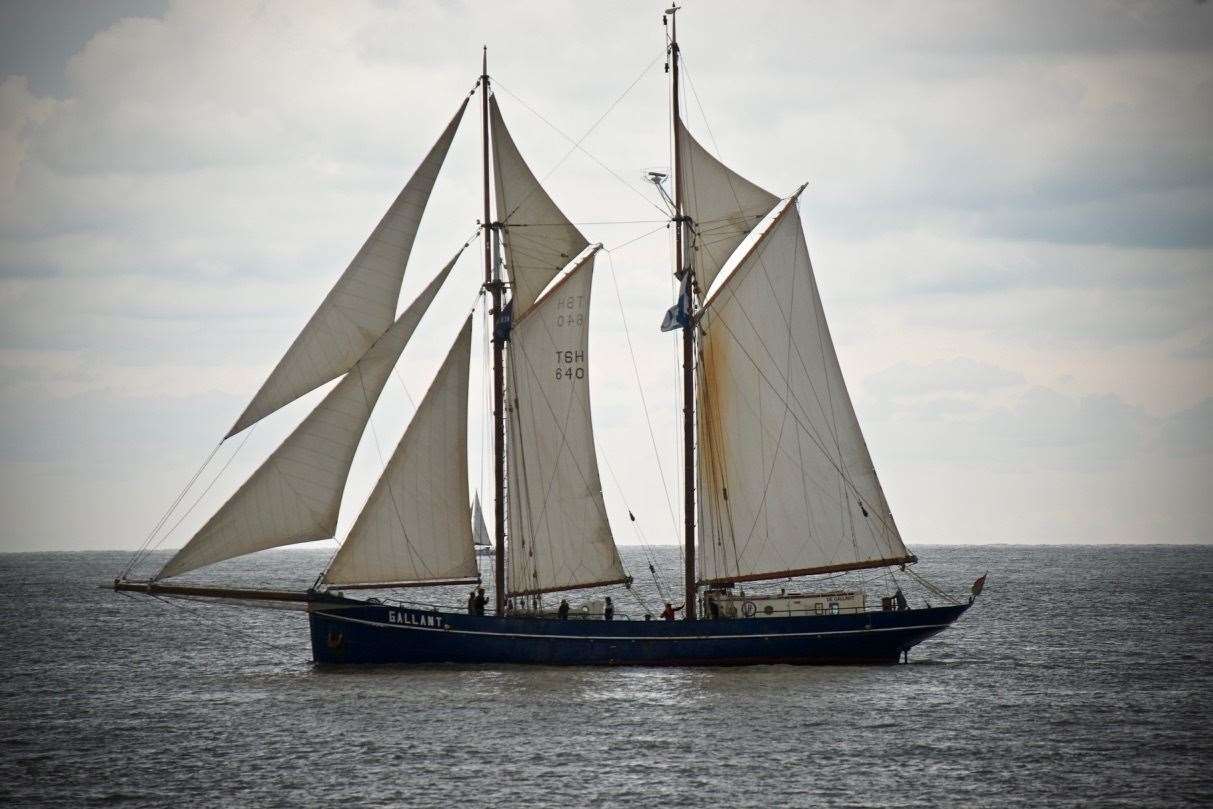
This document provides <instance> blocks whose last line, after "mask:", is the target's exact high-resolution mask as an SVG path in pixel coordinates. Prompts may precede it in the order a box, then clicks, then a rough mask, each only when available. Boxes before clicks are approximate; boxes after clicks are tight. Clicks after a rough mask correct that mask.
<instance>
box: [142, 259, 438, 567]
mask: <svg viewBox="0 0 1213 809" xmlns="http://www.w3.org/2000/svg"><path fill="white" fill-rule="evenodd" d="M457 258H458V256H456V259H457ZM454 264H455V259H452V260H451V263H449V264H447V266H446V267H444V268H443V270H442V271H441V272H440V273H438V275H437V277H436V278H434V280H433V281H431V282H430V284H429V286H427V287H426V288H425V290H424V291H422V293H421V294H420V295H418V296H417V299H416V300H415V301H413V303H412V304H411V305H410V306H409V308H408V309H406V310H405V311H404V314H402V315H401V316H400V318H399V319H398V320H396V322H395V323H394V324H392V327H391V328H389V329H388V330H387V331H386V332H384V334H383V335H382V336H381V337H380V338H379V339H378V340H377V341H375V343H374V344H373V345H372V346H371V347H370V348H369V349H368V350H367V351H366V353H364V354H363V355H362V358H361V359H359V360H358V362H356V363H355V364H354V367H353V368H351V369H350V371H349V372H348V373H347V374H346V375H345V378H343V379H342V380H341V381H340V382H338V383H337V385H336V386H335V387H334V388H333V389H332V390H331V391H329V392H328V394H327V395H326V396H325V397H324V399H322V400H321V402H320V404H318V405H316V407H315V409H313V410H312V412H311V413H309V414H308V416H307V418H305V419H304V420H303V421H302V422H301V423H300V424H299V426H298V427H296V428H295V430H294V431H293V432H292V433H291V434H290V435H289V436H287V438H286V440H285V441H283V442H282V443H281V444H280V445H279V446H278V448H277V449H276V450H274V452H273V453H272V454H271V455H270V456H269V457H268V458H267V459H266V460H265V462H264V463H262V464H261V466H259V467H258V468H257V471H255V472H254V473H253V474H252V475H251V476H250V477H249V479H248V480H247V481H245V482H244V485H243V486H241V487H240V488H239V489H237V490H236V493H235V494H233V495H232V496H231V498H229V499H228V501H227V502H226V503H224V504H223V506H222V507H221V508H220V509H219V511H218V512H216V513H215V515H214V516H213V517H211V518H210V520H208V521H207V523H206V524H205V525H204V526H202V528H201V530H199V531H198V533H196V534H194V536H193V538H191V539H190V541H189V542H188V543H186V545H185V547H183V548H182V549H181V550H179V551H178V552H177V554H176V555H175V556H173V558H172V559H170V560H169V562H168V564H166V565H165V566H164V569H163V570H161V571H160V573H159V575H158V576H157V578H168V577H170V576H179V575H181V574H182V573H186V572H188V571H190V570H196V569H197V568H200V567H205V566H206V565H210V564H214V563H215V562H220V561H223V560H224V559H231V558H234V557H236V556H243V555H245V554H248V553H253V552H255V551H260V550H265V549H266V548H276V547H279V546H282V545H292V544H295V543H298V542H310V541H313V540H317V539H329V538H331V537H332V536H333V535H334V533H335V532H336V530H337V514H338V511H339V509H340V507H341V496H342V493H343V492H344V490H345V482H346V478H347V477H348V476H349V472H350V466H351V465H352V464H353V462H354V453H355V451H356V450H357V449H358V443H359V441H361V440H362V433H363V431H364V430H366V425H367V422H368V421H369V420H370V417H371V411H372V410H373V409H374V407H375V402H376V401H377V400H378V399H379V394H380V393H381V392H382V391H383V386H384V384H385V383H386V382H387V379H388V376H389V375H390V374H391V372H392V368H393V367H395V365H396V361H397V360H398V359H400V354H401V352H402V351H404V347H405V345H407V344H408V341H409V338H410V337H412V335H413V331H414V330H415V329H416V328H417V324H418V323H419V322H420V321H421V316H422V315H423V314H425V311H426V309H428V308H429V305H430V303H431V302H432V301H433V299H434V296H435V295H436V294H437V292H438V289H439V288H440V287H441V286H442V283H443V281H445V280H446V277H447V275H449V274H450V271H451V268H452V267H453V266H454Z"/></svg>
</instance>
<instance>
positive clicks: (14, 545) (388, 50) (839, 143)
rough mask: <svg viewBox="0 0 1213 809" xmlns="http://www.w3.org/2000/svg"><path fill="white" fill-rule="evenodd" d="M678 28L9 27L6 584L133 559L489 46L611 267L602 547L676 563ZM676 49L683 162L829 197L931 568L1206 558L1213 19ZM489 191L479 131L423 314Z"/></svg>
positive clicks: (254, 442)
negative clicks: (673, 138) (934, 558)
mask: <svg viewBox="0 0 1213 809" xmlns="http://www.w3.org/2000/svg"><path fill="white" fill-rule="evenodd" d="M661 10H662V6H661V5H660V4H654V3H643V2H625V3H612V4H602V3H596V4H591V3H566V2H551V1H545V2H541V3H540V2H533V3H527V2H505V3H492V4H490V3H392V2H381V1H379V0H375V1H373V2H358V1H357V0H352V1H351V2H345V3H342V4H339V5H337V4H331V3H319V2H317V3H309V2H297V1H294V0H292V2H277V0H262V2H256V3H253V2H222V1H219V0H216V1H214V2H175V1H172V0H170V1H169V2H164V1H163V0H157V1H155V2H153V1H152V0H123V1H122V2H108V3H94V2H84V1H83V0H80V1H73V0H53V1H49V2H40V3H15V2H9V3H4V4H3V5H0V188H2V194H0V519H2V522H0V550H9V551H11V550H67V549H110V548H114V549H117V548H134V547H137V546H139V545H140V544H141V543H142V542H143V541H144V540H145V538H147V537H148V535H149V532H151V531H152V529H153V527H154V526H155V525H156V523H157V521H158V520H159V519H160V516H161V514H162V513H163V512H164V511H165V510H166V509H167V508H168V507H169V506H170V505H171V504H172V503H173V501H174V499H175V498H176V497H177V495H178V493H179V492H180V491H181V490H182V488H183V487H184V486H185V485H186V484H187V482H188V481H189V480H190V478H191V476H192V475H193V474H194V472H195V470H196V469H197V468H198V466H199V464H200V463H201V462H202V461H203V459H204V458H206V457H207V456H208V454H209V453H210V452H211V451H212V449H214V448H215V446H216V444H217V443H218V441H219V439H220V438H221V437H222V436H223V435H224V434H225V433H226V432H227V429H228V427H230V426H231V424H232V422H233V421H234V420H235V418H236V416H237V415H238V414H239V413H240V411H241V410H242V409H243V408H244V406H245V404H247V402H248V400H249V399H250V398H251V396H252V394H253V393H254V392H255V391H256V389H257V387H258V386H259V385H260V384H261V382H262V380H263V379H264V377H265V375H266V374H267V373H268V371H269V370H270V369H271V368H272V367H273V365H274V363H275V362H276V361H277V360H278V358H279V357H280V356H281V354H282V352H283V351H284V350H285V348H286V347H287V345H289V343H290V341H291V340H292V339H293V338H294V336H295V334H296V333H297V332H298V330H299V329H300V328H301V327H302V325H303V324H304V323H305V322H306V320H307V318H308V317H309V316H310V315H311V313H312V311H313V310H314V308H315V307H316V305H317V304H318V303H319V301H320V300H321V298H322V297H323V296H324V294H325V292H326V291H327V290H328V288H329V286H330V285H331V284H332V283H333V282H334V281H335V280H336V278H337V277H338V275H339V274H340V272H341V271H342V270H343V269H344V268H345V266H346V264H347V263H348V261H349V259H350V257H352V256H353V254H354V252H355V251H356V250H357V249H358V247H359V246H360V245H361V243H362V241H363V240H364V239H365V238H366V236H367V235H368V234H369V232H370V230H371V228H372V227H373V226H374V224H375V222H376V221H377V220H378V218H379V216H380V215H381V214H382V212H383V210H384V209H385V208H386V207H387V205H388V203H389V202H390V201H391V199H392V198H393V197H394V196H395V194H396V193H397V192H398V191H399V189H400V187H401V186H402V185H403V184H404V182H405V181H406V180H407V179H408V177H409V176H410V175H411V173H412V171H413V169H414V168H415V167H416V165H417V163H418V162H419V161H420V159H421V157H422V155H424V153H425V151H426V150H427V149H428V148H429V146H430V144H431V143H432V142H433V140H434V139H435V138H436V137H437V135H438V133H439V132H440V131H441V129H442V128H443V126H444V125H445V123H446V122H447V120H448V119H449V118H450V116H451V115H452V114H453V112H454V110H455V109H456V108H457V106H458V104H459V103H460V101H461V99H462V98H463V96H464V95H465V94H466V93H467V92H468V91H469V90H470V89H471V88H472V86H473V84H474V82H475V81H476V78H477V76H478V75H479V72H480V57H481V47H482V45H487V46H488V49H489V51H488V55H489V69H490V73H491V74H492V76H493V82H494V87H495V88H496V92H497V93H498V99H499V102H500V104H501V107H502V112H503V115H504V116H505V119H506V122H507V124H508V125H509V127H510V129H511V131H512V133H513V135H514V139H515V140H516V142H517V143H518V145H519V148H520V149H521V150H522V152H523V153H524V155H525V156H526V157H527V159H528V160H529V161H530V163H531V165H532V167H533V168H534V169H535V171H536V173H537V174H538V175H539V176H540V177H541V178H543V181H544V184H545V187H546V188H547V189H548V190H549V191H550V193H551V195H552V196H553V197H554V198H555V199H556V201H557V202H558V204H560V206H561V207H562V208H563V209H564V210H565V212H566V213H568V215H569V216H570V218H571V219H572V220H573V221H574V222H577V223H579V224H581V225H582V230H583V231H584V232H585V233H586V235H587V237H588V238H589V239H590V240H591V241H598V242H602V243H603V244H604V245H605V248H606V250H605V251H604V253H603V254H602V258H601V259H600V260H599V263H598V269H597V271H596V278H595V280H596V286H595V292H594V297H593V304H592V306H593V308H592V322H593V324H594V327H593V329H594V330H593V336H592V338H591V347H590V348H591V350H590V356H591V358H592V359H591V363H592V364H591V391H592V397H593V403H594V420H595V427H596V430H597V433H598V437H599V442H600V444H601V452H602V457H601V458H600V465H601V466H602V478H603V485H604V493H605V496H606V500H607V507H608V511H609V515H610V518H611V521H612V524H613V525H614V529H615V532H616V535H617V538H618V541H619V542H620V543H621V544H626V543H632V542H636V541H639V539H640V537H641V535H642V534H643V537H644V539H645V540H646V541H648V542H650V543H673V542H675V541H676V526H675V520H674V518H673V517H674V513H673V509H672V508H671V504H674V505H675V506H676V505H677V503H678V502H679V500H678V498H677V494H676V487H677V485H678V477H677V476H678V473H679V469H680V466H681V464H680V462H679V459H678V456H677V447H678V441H679V433H678V430H677V428H676V412H675V385H676V382H677V379H676V374H675V357H676V350H677V347H676V346H677V344H676V340H677V338H676V337H675V336H673V335H663V334H661V333H660V332H659V331H658V328H657V327H658V324H659V323H660V320H661V317H662V314H663V312H664V310H665V309H666V308H667V307H668V306H669V305H670V304H671V303H672V300H673V296H674V286H673V282H672V280H671V277H670V267H671V261H670V257H669V253H670V240H669V236H668V231H667V230H666V229H665V228H664V227H663V225H662V221H661V220H662V218H663V214H662V213H661V211H660V206H659V205H658V198H657V196H656V193H655V191H654V190H653V189H652V188H651V187H646V185H645V183H644V181H643V178H644V175H645V172H646V171H649V170H652V169H657V170H668V167H669V164H670V157H669V154H670V145H669V119H668V88H669V85H668V76H667V75H666V74H665V73H664V72H663V50H664V41H665V40H664V34H663V29H662V26H661V19H660V17H661ZM679 39H680V41H681V44H682V46H683V52H684V56H685V58H686V75H687V78H688V85H687V87H686V90H687V93H686V99H685V107H686V114H687V118H688V125H689V126H690V128H691V130H692V131H693V132H694V133H695V134H696V135H697V137H698V138H699V140H700V141H701V142H703V143H705V144H707V145H708V146H710V147H711V148H712V149H713V150H714V151H715V152H716V154H717V155H718V156H719V157H720V158H721V159H722V160H724V161H725V162H726V163H728V164H729V165H730V166H732V167H733V168H734V169H736V170H737V171H739V172H740V173H741V174H743V175H745V176H746V177H748V178H750V179H752V180H753V181H755V182H757V183H758V184H760V185H762V186H763V187H765V188H768V189H770V190H772V191H773V192H775V193H777V194H780V195H787V194H790V193H791V192H793V191H794V190H795V189H796V188H797V187H798V186H799V185H800V184H801V183H803V182H808V188H807V190H806V191H805V194H804V196H803V197H802V198H801V205H800V213H801V217H802V220H803V223H804V226H805V229H806V233H807V237H808V243H809V248H810V252H811V255H812V257H813V264H814V268H815V271H816V273H817V280H818V284H819V286H820V288H821V293H822V296H823V299H824V302H825V308H826V313H827V316H828V318H829V322H830V325H831V328H832V330H833V335H834V340H835V342H836V344H837V349H838V353H839V356H840V360H841V363H842V367H843V371H844V374H845V376H846V379H847V381H848V386H849V389H850V392H851V395H852V398H853V400H854V404H855V407H856V410H857V412H858V415H859V419H860V423H861V424H862V425H863V428H864V431H865V434H866V437H867V440H868V444H869V447H870V450H871V453H872V456H873V459H874V461H875V464H876V468H877V471H878V473H879V475H880V478H881V481H882V483H883V486H884V489H885V492H886V495H887V497H888V500H889V502H890V505H891V507H892V509H893V513H894V516H895V518H896V520H897V522H898V525H899V527H900V529H901V533H902V534H903V536H904V537H905V539H906V542H907V544H908V545H909V546H910V547H911V549H913V548H914V547H915V546H919V545H927V544H932V543H990V542H1010V543H1104V542H1106V543H1132V542H1147V543H1155V542H1157V543H1193V542H1204V543H1207V542H1210V541H1213V528H1211V527H1210V526H1213V485H1211V484H1210V481H1213V6H1210V5H1209V4H1205V3H1196V2H1188V1H1185V2H1150V3H1137V2H1128V1H1127V0H1124V1H1122V2H1103V3H1084V2H1070V3H1060V4H1059V3H1040V2H1005V3H1004V2H984V1H982V0H977V1H975V2H965V3H952V2H943V3H941V2H923V0H915V2H886V3H875V4H874V3H853V2H841V3H828V2H822V3H818V2H806V3H789V2H786V0H785V2H779V3H774V2H772V3H765V2H752V3H748V4H746V5H745V6H744V7H739V6H738V5H737V4H735V3H723V2H722V3H716V2H696V1H695V0H687V2H685V3H684V4H683V10H682V11H681V12H680V14H679ZM587 133H588V134H587ZM583 137H584V140H581V139H582V138H583ZM576 141H580V148H579V149H572V148H571V142H576ZM478 161H479V117H478V114H477V111H476V109H475V108H474V107H473V108H471V109H469V113H468V115H467V117H466V118H465V119H464V122H463V125H462V127H461V129H460V132H459V134H458V136H457V137H456V140H455V142H454V144H453V146H452V149H451V154H450V157H449V159H448V161H447V164H446V166H445V167H444V169H443V173H442V175H441V176H440V178H439V180H438V185H437V187H436V189H435V193H434V195H433V198H432V200H431V203H430V206H429V208H428V211H427V213H426V217H425V220H424V221H423V224H422V230H421V233H420V235H419V237H418V240H417V244H416V247H415V249H414V252H413V255H412V258H411V260H410V264H409V269H408V272H407V273H406V276H405V281H404V292H403V294H402V298H401V304H402V305H401V308H403V305H405V304H407V303H408V302H409V301H410V300H411V299H412V297H413V295H415V294H416V292H417V291H419V290H420V289H421V287H422V286H423V285H424V283H425V282H427V281H428V280H429V279H430V278H431V277H432V276H433V274H434V272H436V271H437V270H438V268H439V267H441V266H442V264H444V263H445V261H446V260H447V259H448V258H449V257H450V256H451V255H452V254H453V253H454V252H455V251H456V250H457V249H458V247H459V246H460V245H461V244H463V242H464V241H466V240H467V239H468V237H469V236H471V235H472V233H473V232H474V231H475V228H476V226H477V221H478V219H479V218H480V205H481V199H480V185H479V183H480V175H479V172H480V167H479V162H478ZM477 255H478V253H477V251H475V250H469V251H467V252H466V253H465V255H464V258H463V260H462V261H461V262H460V264H459V265H458V266H457V268H456V270H455V272H454V274H453V275H452V278H451V281H450V282H448V284H447V286H446V287H445V288H444V290H443V291H442V293H441V295H440V297H439V299H438V301H437V302H436V304H435V307H434V309H433V310H432V312H431V315H430V316H429V317H427V319H426V322H425V323H424V324H423V326H422V328H421V329H420V330H419V331H418V336H417V338H415V339H414V341H413V343H412V344H411V345H410V346H409V348H408V350H406V352H405V355H404V358H403V360H402V364H401V366H400V369H399V384H392V385H389V387H388V390H387V392H386V393H385V395H384V398H383V400H382V401H381V403H380V406H379V408H378V409H377V411H376V414H375V417H374V419H373V421H372V430H371V431H370V432H369V433H368V436H367V437H366V439H365V440H364V444H363V446H362V447H361V448H360V450H359V454H358V457H357V459H356V461H355V466H354V470H353V473H352V475H351V478H350V483H349V486H348V488H347V491H346V496H345V508H344V509H343V515H342V522H341V527H340V528H339V533H340V532H342V531H344V530H345V528H346V527H348V525H349V524H350V523H351V521H352V519H353V516H354V515H355V514H356V512H357V510H358V507H359V506H360V505H361V503H362V502H363V501H364V500H365V498H366V495H367V494H368V493H369V490H370V488H371V486H372V485H373V482H374V480H375V478H376V476H377V474H378V471H379V470H380V469H381V468H382V458H383V457H384V456H385V455H386V454H387V453H389V452H390V450H391V448H392V447H394V446H395V444H396V441H397V440H398V439H399V436H400V434H401V433H402V432H403V429H404V427H405V425H406V423H407V421H408V418H409V417H410V416H411V413H412V408H413V404H412V403H413V402H414V401H416V399H418V398H419V396H420V394H421V393H422V392H423V391H424V390H425V387H426V386H427V385H428V381H429V379H430V378H431V376H432V374H433V373H434V370H435V369H436V367H437V364H438V362H439V361H440V358H441V356H442V355H443V354H445V350H446V347H447V345H449V341H450V339H452V338H453V336H454V334H455V331H456V330H457V328H458V326H459V325H460V324H461V323H462V319H463V317H464V316H465V315H466V312H467V310H468V309H469V307H470V306H471V305H472V304H473V302H474V300H475V297H476V292H477V284H478V280H477V279H478V274H479V273H480V272H481V270H480V268H479V267H478V266H477ZM477 339H480V336H479V334H478V335H477ZM629 340H630V345H631V351H629V348H628V346H629ZM477 350H479V349H477ZM633 353H634V355H635V363H633V361H632V356H633ZM473 364H474V365H476V364H477V363H475V362H474V363H473ZM483 381H484V380H483V378H482V375H480V374H479V373H478V372H474V373H473V379H472V385H473V387H472V391H473V393H472V399H473V401H474V403H475V404H474V406H473V408H472V410H473V413H472V415H471V417H470V418H471V420H472V421H473V422H474V423H475V424H476V425H477V429H476V430H474V431H473V433H472V437H471V440H470V442H469V444H470V447H471V450H472V455H473V465H472V466H473V469H472V473H471V477H472V480H471V482H470V483H471V486H472V487H474V488H483V487H485V486H486V484H487V481H488V480H490V478H488V477H487V476H486V475H485V472H484V469H483V467H484V464H483V463H482V457H483V456H482V451H481V448H482V445H483V444H482V441H483V430H482V429H480V428H479V425H480V424H481V422H482V419H481V414H480V412H479V411H478V410H477V408H478V407H479V406H480V403H481V402H483V393H484V385H483ZM642 392H643V399H642V396H641V393H642ZM320 395H322V391H321V392H317V393H315V394H313V395H311V396H310V397H305V399H303V400H301V401H299V402H297V403H295V404H294V405H291V406H290V407H288V408H285V409H284V410H283V411H280V412H279V413H278V414H276V415H275V416H273V417H271V418H269V419H266V420H265V422H263V423H262V424H260V425H258V426H257V427H255V428H254V429H253V431H252V432H251V434H250V435H248V436H247V440H245V436H238V437H237V438H236V440H235V441H229V442H227V443H225V444H223V445H222V446H221V447H220V448H219V451H218V452H217V454H216V456H215V458H216V460H214V461H212V464H211V465H210V466H208V467H207V472H206V474H204V475H203V476H202V477H201V478H200V482H199V483H198V484H196V485H195V486H194V487H193V488H192V489H191V490H190V494H189V495H188V496H187V498H186V499H185V500H184V501H183V506H182V507H180V508H179V509H178V511H177V512H176V513H175V514H174V516H173V517H172V518H171V519H170V521H169V523H168V524H167V526H166V527H167V528H172V530H171V531H167V532H161V534H158V535H157V539H158V540H159V541H162V542H163V543H164V546H165V547H174V546H179V545H181V544H183V543H184V541H185V540H186V539H188V537H189V535H190V533H191V531H192V530H193V529H195V528H197V527H198V526H199V525H200V524H201V522H202V521H204V520H205V519H206V517H208V516H209V514H210V513H212V512H213V510H214V508H216V507H217V506H218V505H219V504H220V503H221V502H222V501H223V499H225V498H226V497H227V496H228V495H229V494H230V493H231V492H232V491H234V489H235V488H236V487H237V486H238V485H239V483H240V482H241V480H243V478H244V477H245V476H246V475H247V474H248V473H249V472H250V471H251V470H252V469H253V468H255V466H256V464H257V463H259V462H260V460H261V459H263V458H264V457H265V456H266V454H268V452H269V451H270V450H271V449H272V448H273V447H274V446H275V445H276V443H277V442H278V441H279V440H281V438H282V437H283V436H285V434H286V433H287V432H288V431H289V429H290V428H291V426H293V425H294V424H295V423H297V422H298V420H299V419H300V418H301V417H302V415H303V414H304V413H306V412H307V409H308V408H309V407H310V405H311V404H313V403H314V402H315V401H317V397H318V396H320ZM650 425H651V428H652V434H653V435H654V437H655V439H654V440H650V438H649V435H650ZM628 510H631V511H632V512H633V513H635V515H636V517H637V521H636V523H635V526H633V525H632V524H631V523H630V521H629V520H628V518H627V511H628Z"/></svg>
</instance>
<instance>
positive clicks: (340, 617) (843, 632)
mask: <svg viewBox="0 0 1213 809" xmlns="http://www.w3.org/2000/svg"><path fill="white" fill-rule="evenodd" d="M312 614H313V615H316V616H318V617H324V618H331V619H333V620H335V621H347V622H349V623H353V624H364V625H366V626H373V627H377V628H380V629H402V630H405V631H408V632H440V633H442V634H447V635H488V636H490V637H494V638H538V639H555V638H559V639H561V640H612V641H625V640H631V641H635V640H643V641H671V640H745V639H754V638H819V637H823V636H825V635H864V634H867V633H870V632H906V631H909V630H912V629H940V628H944V627H948V626H950V625H951V622H947V623H942V624H915V625H913V626H888V627H873V628H865V629H834V630H826V631H822V632H773V633H769V634H758V633H752V634H751V633H746V634H742V635H548V634H538V633H537V634H527V633H522V632H486V631H481V630H475V629H449V628H446V627H430V626H413V625H411V624H392V623H387V622H381V621H368V620H366V619H364V618H351V617H349V616H346V615H334V614H333V613H331V612H321V611H319V610H314V611H313V612H312Z"/></svg>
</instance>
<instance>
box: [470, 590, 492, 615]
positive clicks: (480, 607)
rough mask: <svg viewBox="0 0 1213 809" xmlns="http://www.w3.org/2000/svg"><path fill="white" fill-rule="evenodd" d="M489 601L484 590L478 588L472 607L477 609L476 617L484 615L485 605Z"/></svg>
mask: <svg viewBox="0 0 1213 809" xmlns="http://www.w3.org/2000/svg"><path fill="white" fill-rule="evenodd" d="M486 601H488V599H487V598H485V596H484V588H483V587H477V588H476V598H475V599H473V600H472V606H473V607H474V608H475V613H476V615H484V604H485V602H486Z"/></svg>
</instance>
